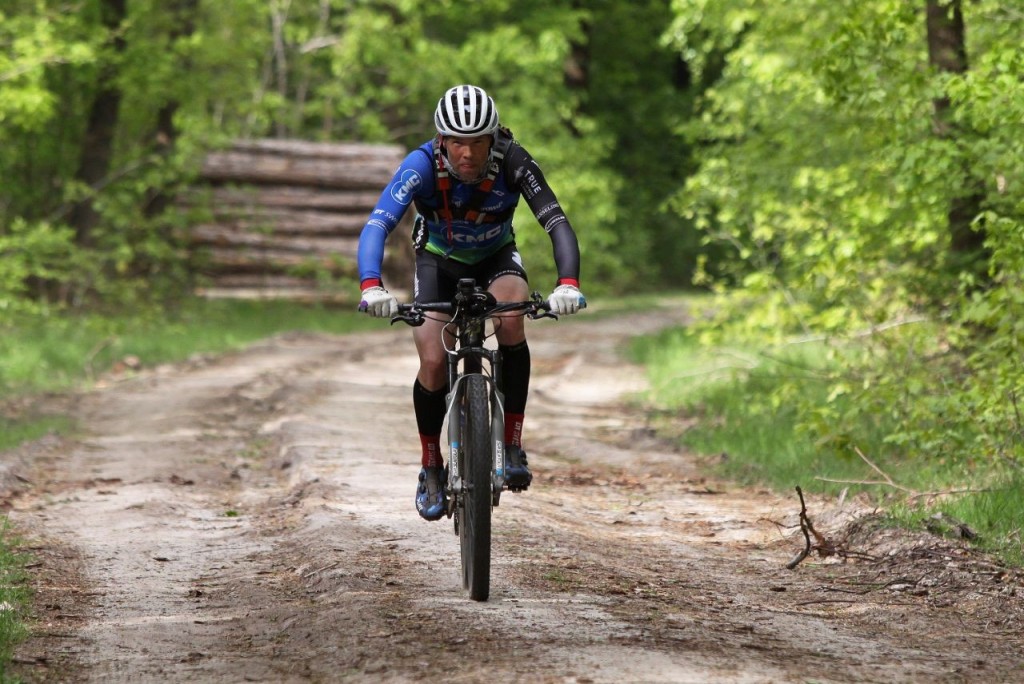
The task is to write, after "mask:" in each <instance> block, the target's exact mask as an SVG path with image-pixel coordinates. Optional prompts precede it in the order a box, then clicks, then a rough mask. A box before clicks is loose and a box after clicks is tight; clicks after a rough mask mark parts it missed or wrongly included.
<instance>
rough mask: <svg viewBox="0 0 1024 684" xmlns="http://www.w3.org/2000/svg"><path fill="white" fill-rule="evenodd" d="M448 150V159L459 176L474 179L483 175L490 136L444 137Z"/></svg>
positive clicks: (489, 148) (489, 145) (489, 146)
mask: <svg viewBox="0 0 1024 684" xmlns="http://www.w3.org/2000/svg"><path fill="white" fill-rule="evenodd" d="M444 141H445V149H447V150H448V161H450V162H451V164H452V168H454V169H455V173H456V174H458V176H459V178H462V179H464V180H476V179H477V178H479V177H480V176H482V175H484V167H485V166H486V165H487V155H488V153H489V152H490V151H491V136H489V135H478V136H475V137H473V138H452V137H447V138H445V139H444Z"/></svg>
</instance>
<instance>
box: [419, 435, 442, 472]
mask: <svg viewBox="0 0 1024 684" xmlns="http://www.w3.org/2000/svg"><path fill="white" fill-rule="evenodd" d="M420 446H421V447H423V457H422V458H421V459H420V460H421V463H422V464H423V467H424V468H440V467H441V466H443V465H444V459H443V458H442V457H441V435H420Z"/></svg>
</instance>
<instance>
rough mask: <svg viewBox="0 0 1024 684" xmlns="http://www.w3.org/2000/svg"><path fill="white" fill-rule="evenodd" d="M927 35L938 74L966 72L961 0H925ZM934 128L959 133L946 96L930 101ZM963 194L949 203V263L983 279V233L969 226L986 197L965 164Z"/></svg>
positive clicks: (941, 134)
mask: <svg viewBox="0 0 1024 684" xmlns="http://www.w3.org/2000/svg"><path fill="white" fill-rule="evenodd" d="M925 7H926V23H927V33H928V61H929V63H930V64H931V65H932V66H933V67H934V68H935V69H937V70H938V71H940V72H944V73H951V74H962V73H964V72H966V71H967V68H968V64H967V41H966V37H965V29H964V16H963V11H962V8H961V0H947V1H944V0H925ZM932 106H933V109H934V117H933V120H934V127H935V132H936V134H937V135H938V136H939V137H941V138H947V139H950V140H955V139H956V138H957V137H959V135H960V134H961V131H959V130H958V129H957V127H956V125H955V124H954V123H953V121H952V116H951V112H950V108H951V104H950V101H949V98H948V97H938V98H935V100H933V102H932ZM964 167H965V168H964V169H963V177H964V181H965V182H964V184H963V188H962V191H961V192H960V193H958V194H956V195H955V196H954V197H953V198H952V199H951V200H950V207H949V211H948V213H947V217H948V220H949V237H950V241H949V245H950V264H951V266H953V267H954V268H955V269H956V270H960V271H963V270H971V271H975V272H976V274H977V275H979V276H983V274H984V272H985V265H986V262H987V254H986V253H985V250H984V243H985V231H984V230H983V229H981V228H977V229H976V228H975V227H974V226H972V223H973V221H974V219H975V217H976V216H977V215H978V214H979V213H980V212H981V203H982V201H983V200H984V198H985V195H984V191H983V188H982V187H981V184H980V183H979V182H978V180H977V179H975V178H973V177H972V176H971V172H970V169H969V168H967V163H966V162H964Z"/></svg>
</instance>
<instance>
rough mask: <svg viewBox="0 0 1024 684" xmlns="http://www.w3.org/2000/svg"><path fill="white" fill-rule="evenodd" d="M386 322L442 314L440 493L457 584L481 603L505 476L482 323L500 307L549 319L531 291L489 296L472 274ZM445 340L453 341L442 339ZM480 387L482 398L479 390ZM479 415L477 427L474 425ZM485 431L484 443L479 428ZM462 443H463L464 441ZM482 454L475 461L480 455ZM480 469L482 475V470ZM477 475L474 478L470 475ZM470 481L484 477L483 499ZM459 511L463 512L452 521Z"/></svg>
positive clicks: (500, 415) (492, 356)
mask: <svg viewBox="0 0 1024 684" xmlns="http://www.w3.org/2000/svg"><path fill="white" fill-rule="evenodd" d="M399 312H400V313H399V314H398V315H397V316H395V317H394V318H392V323H394V322H396V321H404V322H405V323H408V324H409V325H422V324H423V322H424V321H425V320H426V317H425V313H426V312H435V313H440V314H446V315H449V316H450V317H451V318H450V320H449V321H448V322H447V323H446V324H445V325H444V326H443V328H442V331H441V335H442V344H443V345H444V347H445V352H446V354H447V359H446V361H447V377H448V388H449V389H448V394H447V396H446V421H447V424H448V484H447V488H446V494H447V498H448V509H447V511H446V512H447V515H448V517H450V518H454V524H455V532H456V534H458V535H459V538H460V540H461V541H462V566H463V585H464V587H466V588H468V589H469V590H470V597H471V598H473V599H475V600H478V601H486V600H487V596H488V592H489V581H490V580H489V575H490V544H491V510H492V509H493V508H494V507H495V506H497V505H498V502H499V500H500V497H501V492H502V489H504V488H505V486H506V481H505V441H504V440H505V410H504V405H505V397H504V394H503V393H502V388H501V368H502V359H501V352H500V351H499V350H496V349H489V348H487V347H485V346H484V342H485V341H486V340H487V337H488V335H487V321H488V320H489V319H491V318H495V317H497V316H499V315H500V314H502V313H513V312H515V313H521V314H522V315H524V316H528V317H530V318H545V317H549V318H557V316H556V315H555V314H552V313H550V311H549V309H548V306H547V303H546V302H545V301H544V300H543V299H542V298H541V296H540V294H539V293H534V294H533V298H532V299H531V300H530V301H526V302H497V301H496V300H495V299H494V296H493V295H491V294H490V293H488V292H487V291H486V290H484V289H483V288H481V287H479V286H477V284H476V281H475V280H472V279H463V280H460V281H459V284H458V291H457V293H456V295H455V297H454V298H453V299H452V301H451V302H438V303H420V304H404V305H401V306H400V307H399ZM449 339H451V340H453V342H452V343H451V344H449V342H448V341H449ZM484 388H486V396H485V395H484ZM484 421H486V422H487V425H486V428H484V427H483V426H482V425H481V423H482V422H484ZM484 430H486V444H487V446H484V443H483V440H484V439H485V437H484V435H483V431H484ZM467 442H469V444H467ZM485 453H486V454H487V460H486V461H485V460H483V456H484V454H485ZM485 472H486V476H485V475H484V473H485ZM478 478H479V479H478ZM478 483H485V486H486V489H487V490H489V491H487V492H486V494H487V496H486V499H484V498H483V497H480V496H475V495H477V494H480V493H481V492H480V491H479V490H477V489H476V488H477V487H478V486H479V484H478ZM460 515H464V516H465V518H463V519H462V520H460Z"/></svg>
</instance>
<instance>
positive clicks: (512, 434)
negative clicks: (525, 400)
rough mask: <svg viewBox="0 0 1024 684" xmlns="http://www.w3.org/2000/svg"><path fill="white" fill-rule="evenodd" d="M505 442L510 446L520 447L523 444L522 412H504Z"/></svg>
mask: <svg viewBox="0 0 1024 684" xmlns="http://www.w3.org/2000/svg"><path fill="white" fill-rule="evenodd" d="M505 444H509V445H511V446H517V447H520V448H522V446H523V414H522V413H506V414H505Z"/></svg>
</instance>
